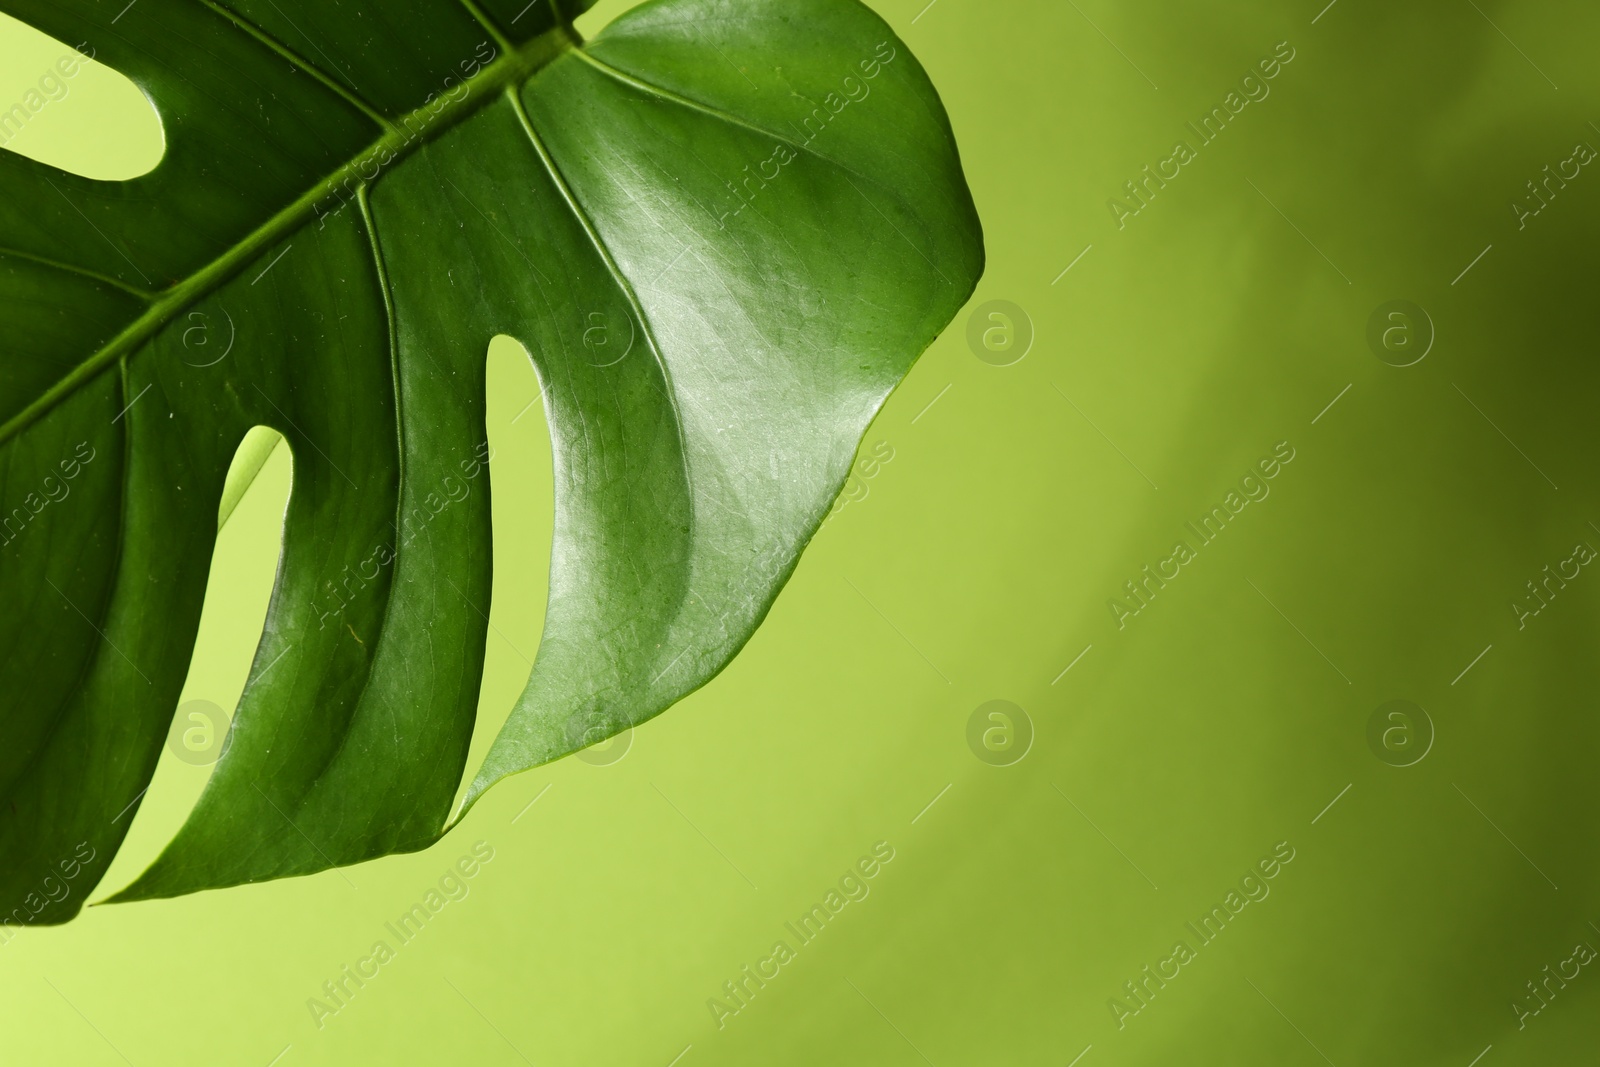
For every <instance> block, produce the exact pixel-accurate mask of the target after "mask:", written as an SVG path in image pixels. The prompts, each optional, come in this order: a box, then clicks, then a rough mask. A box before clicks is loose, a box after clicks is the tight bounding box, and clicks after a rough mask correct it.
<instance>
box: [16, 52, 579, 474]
mask: <svg viewBox="0 0 1600 1067" xmlns="http://www.w3.org/2000/svg"><path fill="white" fill-rule="evenodd" d="M582 43H583V40H582V38H581V37H579V36H578V33H577V31H576V30H575V29H574V28H573V27H572V26H571V25H570V24H568V23H565V22H561V23H558V24H557V25H556V26H555V28H553V29H551V30H548V31H546V32H545V33H542V34H540V35H539V36H537V37H535V38H533V39H532V40H530V41H528V42H527V43H526V44H524V45H522V46H521V47H520V48H517V49H515V50H513V51H509V52H507V53H506V55H504V56H503V57H502V58H500V59H497V60H495V61H494V62H493V63H490V64H489V65H488V66H486V67H484V68H483V70H481V71H479V72H478V74H476V75H475V76H473V77H472V78H469V79H467V80H466V81H464V82H462V83H461V84H462V85H464V86H467V87H468V92H467V93H466V95H465V96H463V97H462V98H461V99H460V100H450V99H449V98H448V97H441V98H439V99H442V100H445V101H446V104H445V106H444V109H443V110H441V111H434V110H432V108H431V107H429V105H427V104H424V105H422V106H420V107H418V108H415V109H414V110H412V111H410V112H409V113H407V114H406V115H404V116H401V117H400V118H399V120H398V121H397V122H395V123H394V124H393V125H392V126H391V128H390V129H388V130H386V131H385V132H384V133H383V134H382V135H380V136H379V137H378V138H377V140H375V141H373V142H372V143H371V144H369V145H368V146H367V147H366V148H364V149H362V151H360V152H358V153H357V154H356V155H355V156H353V157H352V158H351V159H350V160H349V161H348V162H346V163H344V164H343V165H341V166H340V167H339V168H338V169H337V170H335V171H333V172H332V173H330V174H329V175H327V176H326V177H325V178H323V179H322V180H321V181H319V182H317V183H316V184H315V185H313V186H311V188H309V189H308V190H306V191H305V192H304V193H302V194H301V195H300V196H299V197H298V198H296V199H295V200H294V202H292V203H291V204H289V205H288V206H286V207H284V208H282V209H281V210H279V211H278V213H277V214H275V215H273V216H272V217H271V218H269V219H268V220H267V221H266V222H264V223H262V224H261V225H260V226H258V227H256V229H255V230H253V231H252V232H250V233H249V234H247V235H246V236H245V237H244V238H243V239H242V240H240V241H239V242H238V243H236V244H234V245H232V246H231V247H230V248H228V249H227V250H226V251H224V252H223V253H222V254H221V255H219V256H217V258H215V259H213V260H212V261H211V262H210V263H207V264H206V265H205V266H203V267H201V268H200V269H199V270H197V271H195V272H194V273H193V274H191V275H189V276H188V277H187V278H185V279H183V280H182V281H180V282H178V283H176V284H175V285H173V286H172V287H170V288H169V289H167V290H166V292H165V293H164V294H161V295H159V296H157V297H156V299H155V300H154V301H153V302H152V303H151V305H150V307H149V308H147V309H146V310H145V311H144V313H143V314H141V315H140V316H139V317H138V318H136V319H134V320H133V321H132V322H130V323H129V324H128V325H127V326H125V327H123V329H122V331H121V332H120V333H118V334H117V335H116V336H115V337H113V338H112V339H111V340H110V341H108V342H106V343H105V344H104V345H102V346H101V347H100V348H99V349H98V350H97V351H95V352H94V353H93V354H92V355H90V356H89V357H88V358H86V359H85V360H84V361H83V362H81V363H79V364H78V365H77V366H76V367H74V368H73V369H72V371H70V372H69V373H68V374H67V375H65V376H64V377H62V378H61V379H60V380H59V381H57V382H56V384H55V385H53V386H51V387H50V388H49V389H47V390H45V392H44V393H42V394H41V395H40V396H39V397H37V398H36V399H35V400H34V401H33V402H32V403H30V404H29V405H28V406H27V407H25V408H23V409H22V410H21V411H20V412H18V413H17V414H16V415H14V416H12V417H11V418H10V419H8V420H6V421H5V422H4V423H0V447H3V446H4V445H5V444H6V443H7V442H9V441H10V440H11V439H12V438H13V437H15V436H17V435H18V434H20V433H21V432H22V431H24V430H26V429H27V428H28V427H29V426H31V425H33V423H35V422H37V421H38V420H39V419H40V418H42V417H43V416H44V415H46V414H48V413H49V412H50V411H51V410H53V409H54V408H55V407H56V405H57V404H60V403H61V402H62V401H63V400H65V399H66V398H67V397H69V396H71V395H72V394H73V393H75V392H76V391H77V390H78V389H79V388H80V387H81V386H83V385H84V384H85V383H86V382H88V381H89V380H90V379H92V378H94V377H95V376H97V375H98V374H100V373H101V372H102V371H104V370H105V369H106V368H107V367H110V366H111V365H112V364H114V363H115V362H116V361H117V360H119V359H121V358H123V357H124V356H127V355H129V354H131V353H132V352H134V351H135V350H137V349H138V348H139V346H140V345H142V344H144V342H146V341H148V340H150V339H151V338H152V337H154V336H155V334H156V333H158V332H159V331H160V330H161V329H162V328H163V327H164V326H166V325H167V324H168V323H169V322H171V321H172V320H173V319H174V318H176V317H177V316H178V315H179V314H180V313H181V312H183V311H184V310H185V309H187V308H189V307H190V306H192V305H193V304H195V303H196V302H197V301H199V300H201V299H202V298H204V297H206V296H208V295H210V294H211V293H213V292H215V291H216V290H217V289H219V288H220V287H221V286H223V285H224V284H226V283H227V282H229V281H232V280H233V278H234V277H236V276H237V275H238V274H239V273H240V271H242V270H243V269H244V268H245V267H246V266H247V265H248V264H249V263H250V262H252V261H253V260H254V259H255V257H256V256H257V255H259V254H260V253H261V252H263V251H265V250H266V249H268V248H270V247H271V246H272V245H274V244H276V243H277V242H278V241H280V240H281V239H283V238H284V237H286V236H288V235H289V234H291V233H293V232H295V231H296V230H299V229H300V228H302V227H303V226H304V225H306V224H307V223H308V222H309V221H311V219H312V218H313V217H314V216H315V211H316V208H317V207H318V206H319V205H321V204H322V203H323V202H324V201H325V200H327V199H328V198H329V197H330V196H331V195H332V194H333V193H335V192H336V191H337V190H339V189H340V188H341V187H342V186H344V184H345V183H346V182H350V181H351V179H352V178H354V179H356V180H355V181H354V182H352V183H351V184H352V185H353V187H354V188H355V189H357V190H361V189H366V188H368V187H369V186H370V185H371V184H372V179H365V178H362V177H361V176H360V173H359V168H361V167H362V166H363V165H370V164H371V162H372V161H374V160H376V159H378V158H380V157H381V155H382V154H383V153H384V152H385V151H388V152H391V153H393V158H392V159H391V160H390V161H389V162H388V163H386V164H383V167H384V168H388V167H393V166H395V165H396V164H398V163H399V162H401V161H402V160H403V159H404V158H405V157H406V156H408V155H410V154H411V153H412V152H414V151H416V150H417V149H418V148H420V147H422V146H423V145H426V144H430V143H432V142H434V141H436V140H438V139H439V137H440V136H442V135H443V134H444V133H445V131H447V130H449V129H450V128H451V127H453V126H455V125H457V124H459V123H460V122H462V121H463V120H465V119H467V118H468V117H470V116H471V115H473V114H475V113H476V112H477V111H479V110H480V109H481V108H483V107H485V106H487V105H489V104H490V103H493V102H494V101H495V100H496V99H498V98H499V96H500V92H499V90H501V89H504V88H506V87H509V86H512V85H516V84H519V83H521V82H525V81H526V80H527V79H529V78H531V77H532V76H533V75H534V74H536V73H538V72H539V71H540V70H542V69H543V68H544V67H546V66H549V65H550V64H551V63H553V62H554V61H555V60H556V59H558V58H560V56H561V55H562V54H564V53H566V52H569V51H575V50H577V49H578V47H579V46H580V45H582ZM474 90H476V91H474ZM413 120H414V121H416V123H417V126H418V127H419V128H421V129H422V130H423V131H424V132H422V133H421V134H413V133H412V132H411V128H410V127H409V126H408V124H409V123H410V122H412V121H413ZM348 206H349V205H348V204H342V205H341V208H340V209H339V210H343V209H344V207H348ZM122 288H126V286H122Z"/></svg>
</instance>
